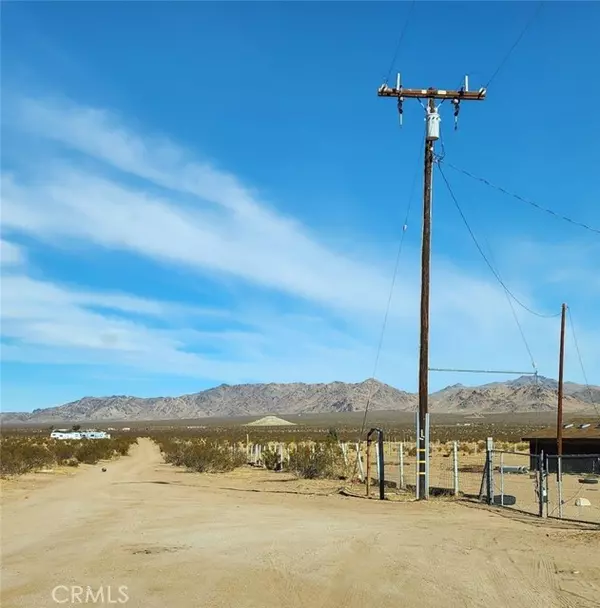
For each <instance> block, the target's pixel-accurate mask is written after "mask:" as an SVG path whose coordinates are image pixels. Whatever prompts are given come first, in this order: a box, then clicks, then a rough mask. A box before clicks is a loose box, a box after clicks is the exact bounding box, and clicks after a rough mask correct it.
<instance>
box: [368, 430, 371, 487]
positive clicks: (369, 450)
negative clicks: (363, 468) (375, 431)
mask: <svg viewBox="0 0 600 608" xmlns="http://www.w3.org/2000/svg"><path fill="white" fill-rule="evenodd" d="M370 495H371V440H370V439H367V496H370Z"/></svg>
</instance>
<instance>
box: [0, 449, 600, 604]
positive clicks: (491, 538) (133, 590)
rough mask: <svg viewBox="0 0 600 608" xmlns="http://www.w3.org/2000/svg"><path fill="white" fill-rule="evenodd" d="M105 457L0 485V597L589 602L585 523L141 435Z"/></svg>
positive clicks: (591, 536) (28, 600)
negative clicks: (400, 498)
mask: <svg viewBox="0 0 600 608" xmlns="http://www.w3.org/2000/svg"><path fill="white" fill-rule="evenodd" d="M105 466H107V469H108V470H107V472H106V473H102V472H101V466H100V465H99V466H95V467H88V468H87V469H86V470H81V471H77V472H76V473H75V474H73V475H71V476H68V477H62V478H58V476H57V477H55V478H53V479H52V480H51V481H49V482H45V483H41V484H38V483H32V482H27V481H25V480H24V481H22V482H14V483H12V485H10V486H9V487H8V489H5V492H4V493H3V497H2V605H3V606H4V607H5V608H12V607H26V608H43V607H46V606H56V605H62V606H70V605H78V604H79V602H82V603H83V602H85V601H86V600H87V603H92V602H93V601H94V600H95V603H102V602H103V603H104V604H108V603H111V604H113V605H119V604H120V603H124V604H126V605H127V606H128V607H132V608H133V607H140V608H142V607H143V608H153V607H156V608H167V607H168V608H175V607H177V608H180V607H181V608H183V607H188V606H189V607H190V608H192V607H193V608H199V607H210V608H213V607H215V608H218V607H232V608H233V607H235V608H246V607H248V608H250V607H256V608H270V607H290V608H292V607H293V608H296V607H306V608H318V607H329V606H340V607H341V606H343V607H347V608H352V607H358V606H361V607H362V606H367V605H370V606H377V607H385V606H394V607H396V606H403V607H407V608H410V607H412V606H418V607H419V608H426V607H434V606H435V607H438V606H444V607H445V608H449V607H455V606H456V607H457V608H458V607H461V608H464V607H475V606H486V607H488V606H497V607H500V608H505V607H506V608H508V607H509V606H519V607H527V608H536V607H539V608H552V607H555V606H556V607H559V606H564V607H567V606H569V607H577V608H587V607H590V608H591V607H592V606H595V607H597V606H599V605H600V536H599V535H598V533H592V532H582V531H573V530H560V529H557V528H553V527H547V526H539V525H535V524H531V523H524V522H522V521H516V520H514V519H510V518H507V517H503V516H500V515H497V514H494V513H490V512H488V511H486V510H483V509H478V508H469V507H465V506H461V505H458V504H452V503H447V502H437V501H431V502H430V503H428V504H423V503H418V504H417V503H407V504H397V503H387V502H386V503H380V502H378V501H366V500H359V499H354V498H344V497H341V496H338V495H331V496H315V495H298V494H295V493H293V492H294V491H297V489H298V484H296V483H295V482H286V481H282V480H281V479H282V478H281V477H277V474H266V473H259V472H255V471H246V472H241V473H233V474H229V475H219V476H206V475H197V474H190V473H185V472H182V471H180V470H177V469H174V468H172V467H169V466H167V465H165V464H163V463H162V461H161V457H160V454H159V452H158V449H157V447H156V446H155V445H154V444H153V443H151V442H150V441H149V440H146V439H142V440H140V441H139V444H138V445H136V446H134V448H133V449H132V451H131V455H130V456H128V457H125V458H122V459H121V460H119V461H116V462H111V463H109V464H108V465H105ZM305 485H306V484H305ZM314 487H316V488H324V487H325V486H324V485H323V484H316V485H315V486H314ZM257 490H259V491H257ZM88 586H89V587H90V588H91V589H92V592H93V593H95V594H96V595H89V594H88V595H87V596H86V594H85V592H84V593H83V595H78V588H80V587H81V588H83V589H85V588H86V587H88ZM71 587H74V588H75V595H74V596H73V595H71V594H72V593H73V590H72V589H71ZM109 587H110V591H109V590H108V588H109ZM119 587H121V590H120V591H119ZM101 588H102V590H103V594H102V596H100V595H99V590H100V589H101ZM53 590H54V597H53ZM73 600H74V602H73ZM99 600H102V601H99ZM125 600H127V601H125Z"/></svg>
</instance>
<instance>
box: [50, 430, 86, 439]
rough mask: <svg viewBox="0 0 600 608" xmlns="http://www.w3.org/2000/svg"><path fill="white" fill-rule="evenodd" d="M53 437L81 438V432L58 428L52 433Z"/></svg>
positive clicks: (51, 436)
mask: <svg viewBox="0 0 600 608" xmlns="http://www.w3.org/2000/svg"><path fill="white" fill-rule="evenodd" d="M50 438H51V439H81V433H79V432H76V431H67V430H62V429H61V430H58V431H52V432H51V433H50Z"/></svg>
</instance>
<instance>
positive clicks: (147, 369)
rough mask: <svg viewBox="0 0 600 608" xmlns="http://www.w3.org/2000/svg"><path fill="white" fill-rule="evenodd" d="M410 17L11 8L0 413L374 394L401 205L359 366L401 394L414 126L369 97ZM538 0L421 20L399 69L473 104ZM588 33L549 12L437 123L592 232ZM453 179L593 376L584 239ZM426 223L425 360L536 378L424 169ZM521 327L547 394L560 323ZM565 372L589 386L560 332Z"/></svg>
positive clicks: (414, 305)
mask: <svg viewBox="0 0 600 608" xmlns="http://www.w3.org/2000/svg"><path fill="white" fill-rule="evenodd" d="M409 6H410V5H409V4H408V3H391V2H384V3H374V2H371V3H359V2H353V3H343V2H335V3H316V2H315V3H312V2H305V3H283V2H281V3H249V2H244V3H231V2H228V3H143V2H136V3H88V2H82V3H9V4H5V5H4V6H3V20H2V21H3V24H2V40H3V43H2V84H3V87H2V144H3V145H2V402H3V403H2V407H3V409H4V410H28V409H33V408H36V407H45V406H50V405H56V404H59V403H62V402H65V401H69V400H73V399H77V398H79V397H81V396H83V395H90V394H93V395H108V394H136V395H141V396H150V395H159V394H160V395H166V394H169V395H175V394H180V393H184V392H193V391H197V390H201V389H203V388H207V387H209V386H212V385H215V384H220V383H222V382H226V383H230V384H232V383H237V382H270V381H272V382H285V381H306V382H327V381H333V380H345V381H361V380H363V379H365V378H367V377H369V376H370V375H371V374H372V372H373V364H374V359H375V351H376V347H377V343H378V336H379V332H380V328H381V323H382V319H383V315H384V311H385V306H386V302H387V298H388V292H389V286H390V281H391V276H392V270H393V266H394V259H395V253H396V250H397V247H398V241H399V239H400V235H401V233H402V224H403V221H404V214H405V213H406V208H407V203H408V200H409V198H410V196H411V192H413V199H414V200H413V205H412V211H411V215H410V218H409V221H408V225H407V230H406V239H405V244H404V249H403V253H402V258H401V262H400V267H399V274H398V279H397V283H396V288H395V290H394V294H393V300H392V306H391V311H390V316H389V324H388V329H387V331H386V334H385V340H384V344H383V350H382V353H381V358H380V362H379V365H378V368H377V374H376V375H377V377H378V378H380V379H381V380H383V381H385V382H388V383H390V384H393V385H394V386H398V387H400V388H404V389H406V390H415V388H416V381H417V347H418V335H417V325H418V305H419V299H418V293H419V266H418V265H419V246H420V216H419V211H420V197H421V189H422V185H421V179H422V178H421V174H420V171H421V164H422V160H421V145H422V143H421V140H422V136H423V113H422V110H421V108H420V106H419V105H418V104H417V103H414V102H413V103H408V102H407V103H406V105H405V113H404V127H403V129H402V130H400V129H399V127H398V120H397V114H396V109H395V104H394V102H393V101H392V100H387V99H379V98H377V96H376V90H377V87H378V86H379V85H380V84H381V82H382V80H383V78H384V77H385V75H386V74H387V72H388V69H389V66H390V62H391V59H392V56H393V53H394V48H395V45H396V41H397V39H398V34H399V32H400V30H401V27H402V24H403V22H404V20H405V17H406V15H407V12H408V10H409ZM536 6H537V5H536V4H534V3H525V2H512V3H507V2H506V3H486V2H477V3H476V2H466V3H451V2H441V3H432V2H417V3H416V5H415V7H414V10H413V14H412V18H411V21H410V23H409V26H408V29H407V32H406V36H405V38H404V40H403V43H402V45H401V47H400V51H399V53H398V57H397V60H396V65H395V68H396V69H399V70H401V71H402V74H403V82H404V84H405V85H406V86H415V87H426V86H430V85H433V86H440V87H445V88H450V87H453V86H456V85H458V84H459V83H460V81H461V79H462V78H463V75H464V74H465V73H468V74H469V75H470V82H471V86H472V87H475V86H482V85H483V84H485V83H486V82H487V80H488V79H489V77H490V76H491V74H492V73H493V71H494V70H495V69H496V67H497V66H498V65H499V64H500V62H501V61H502V58H503V57H504V56H505V54H506V52H507V50H508V49H509V47H510V46H511V44H512V43H513V42H514V40H515V39H516V37H517V35H518V34H519V32H520V31H521V29H522V28H523V26H524V24H525V23H526V22H527V20H528V19H529V18H530V16H531V15H532V13H533V12H534V11H535V10H536ZM599 22H600V5H598V4H597V3H591V2H590V3H577V4H575V3H568V2H564V3H563V2H549V3H546V4H545V5H544V6H543V8H542V9H541V11H540V13H539V15H538V17H537V18H536V20H535V21H534V22H533V24H532V25H531V27H530V28H529V30H528V32H527V34H526V36H525V37H524V38H523V40H522V41H521V43H520V44H519V46H518V47H517V48H516V50H515V51H514V53H513V54H512V55H511V56H510V58H509V60H508V61H507V62H506V64H505V65H504V67H503V68H502V70H501V71H500V72H499V73H498V75H497V77H496V78H495V79H494V81H493V82H492V84H491V86H490V88H489V92H488V99H487V100H486V101H485V102H482V103H472V104H464V107H463V108H462V111H461V117H460V118H461V119H460V125H459V130H458V131H454V130H453V127H452V116H451V112H450V111H449V110H450V108H449V107H447V106H443V107H442V110H441V113H442V121H443V122H442V125H443V133H444V146H445V152H446V160H447V161H448V162H450V163H453V164H454V165H457V166H459V167H462V168H464V169H466V170H468V171H471V172H472V173H474V174H477V175H481V176H483V177H486V178H488V179H489V180H491V181H492V182H494V183H497V184H499V185H501V186H503V187H505V188H507V189H508V190H511V191H514V192H517V193H519V194H521V195H522V196H525V197H528V198H530V199H532V200H535V201H537V202H538V203H540V204H542V205H543V206H546V207H550V208H552V209H554V210H556V211H557V212H559V213H562V214H564V215H567V216H570V217H572V218H574V219H576V220H578V221H581V222H584V223H587V224H590V225H592V226H596V227H597V226H599V225H600V211H599V208H600V207H599V205H598V202H599V200H598V199H599V193H600V173H599V172H598V170H597V155H596V154H595V148H596V145H595V140H594V134H597V133H598V132H600V119H599V118H598V113H597V112H596V111H595V109H594V108H595V106H594V104H595V100H597V99H598V98H600V84H599V83H598V81H597V80H594V79H593V78H591V77H590V76H591V74H592V73H593V72H594V70H595V67H596V63H595V60H594V59H593V58H595V57H598V56H600V40H598V38H597V35H596V30H597V26H598V23H599ZM426 39H430V40H432V41H434V42H433V43H432V44H431V45H428V46H426V45H425V44H424V43H425V41H426ZM445 173H446V176H447V178H448V179H449V181H450V183H451V185H452V188H453V190H454V192H455V193H456V195H457V197H458V199H459V201H460V203H461V205H462V207H463V210H464V212H465V214H466V215H467V217H468V219H469V221H470V223H471V225H472V227H473V229H474V231H475V233H476V235H477V236H478V237H479V238H480V239H481V241H482V244H483V245H484V247H485V248H486V251H489V250H491V251H492V252H493V259H494V262H495V263H496V264H497V267H498V269H499V271H500V272H501V274H502V276H503V278H504V279H505V281H506V283H507V285H508V286H509V287H510V289H511V290H512V291H513V292H514V293H515V294H517V295H518V297H519V298H520V299H521V300H522V301H523V302H526V303H527V305H528V306H530V307H532V308H534V309H535V310H538V311H540V312H542V313H546V314H552V313H555V312H559V310H560V304H561V302H563V301H566V302H568V303H569V305H570V307H571V310H572V314H573V319H574V321H575V323H576V329H577V336H578V338H579V345H580V348H581V352H582V356H583V359H584V363H585V367H586V371H587V375H588V379H589V381H590V382H592V383H596V384H598V383H600V348H599V347H598V344H600V313H599V310H600V309H599V307H598V301H599V297H600V237H599V235H598V234H595V233H592V232H586V231H585V230H583V229H580V228H576V227H573V226H571V225H569V224H567V223H565V222H561V221H559V220H557V219H555V218H553V217H551V216H549V215H546V214H543V213H540V212H538V211H536V210H534V209H532V208H531V207H528V206H526V205H524V204H522V203H519V202H518V201H516V200H514V199H511V198H509V197H506V196H505V195H502V194H500V193H498V192H496V191H494V190H492V189H490V188H488V187H486V186H484V185H483V184H480V183H478V182H475V181H472V180H470V179H469V178H467V177H465V176H464V175H461V174H458V173H455V172H454V171H452V170H451V169H450V168H446V170H445ZM415 176H416V178H417V182H416V188H415V189H414V191H413V189H412V184H413V182H414V180H415ZM433 218H434V221H433V230H434V244H433V267H432V281H433V283H432V317H431V330H432V335H431V365H432V366H434V367H459V368H461V367H467V368H473V367H476V368H486V369H517V370H520V369H522V370H525V371H527V370H531V369H532V364H531V361H530V358H529V355H528V353H527V350H526V348H525V346H524V344H523V342H522V340H521V338H520V336H519V332H518V328H517V326H516V324H515V322H514V319H513V317H512V313H511V310H510V307H509V305H508V304H507V301H506V297H505V294H504V292H503V290H502V289H501V288H500V287H499V285H498V284H497V283H496V281H495V279H494V278H493V276H492V275H491V274H490V272H489V270H488V269H487V268H486V266H485V264H484V263H483V261H482V259H481V257H480V256H479V254H478V252H477V251H476V249H475V248H474V246H473V243H472V242H471V241H470V239H469V236H468V233H467V232H466V231H465V228H464V226H463V225H462V223H461V220H460V217H459V216H458V214H457V212H456V209H455V208H454V207H453V204H452V201H451V199H450V198H449V196H448V193H447V191H446V190H445V186H444V185H443V182H442V180H441V177H440V175H439V174H436V175H435V180H434V214H433ZM515 310H516V312H517V315H518V317H519V320H520V322H521V325H522V327H523V332H524V333H525V335H526V337H527V340H528V342H529V344H530V347H531V351H532V353H533V356H534V358H535V363H536V366H537V368H538V369H539V371H540V373H542V374H544V375H548V376H556V368H557V361H556V349H557V338H558V322H557V320H556V319H542V318H538V317H536V316H532V315H530V314H529V313H527V312H525V311H523V310H522V309H520V308H519V307H518V306H515ZM566 370H567V376H568V378H569V379H571V380H574V381H582V380H583V375H582V373H581V369H580V367H579V362H578V359H577V356H576V353H575V349H574V345H573V343H572V338H571V336H569V340H568V342H567V365H566ZM495 379H502V377H496V376H483V377H481V376H468V375H464V374H461V375H458V374H432V376H431V386H432V389H433V390H435V389H439V388H442V387H443V386H445V385H447V384H452V383H455V382H463V383H465V384H475V383H478V382H483V381H488V380H495Z"/></svg>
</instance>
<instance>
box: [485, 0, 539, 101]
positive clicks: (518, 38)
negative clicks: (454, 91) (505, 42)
mask: <svg viewBox="0 0 600 608" xmlns="http://www.w3.org/2000/svg"><path fill="white" fill-rule="evenodd" d="M542 6H544V2H543V0H542V2H540V3H539V4H538V6H537V8H536V10H535V12H534V13H533V15H532V16H531V17H530V18H529V21H527V23H526V24H525V27H524V28H523V29H522V30H521V33H520V34H519V35H518V36H517V39H516V40H515V41H514V42H513V44H512V46H511V47H510V48H509V49H508V52H507V53H506V55H504V57H503V58H502V61H500V64H499V65H498V67H497V68H496V69H495V71H494V72H493V74H492V75H491V76H490V79H489V80H488V81H487V84H486V85H485V87H484V88H486V89H487V88H488V87H489V86H490V84H491V83H492V80H494V78H496V76H497V75H498V72H500V70H501V69H502V68H503V67H504V65H505V64H506V62H507V61H508V60H509V58H510V56H511V55H512V53H513V51H514V50H515V49H516V48H517V46H518V45H519V42H521V40H522V39H523V36H525V34H526V33H527V30H528V29H529V28H530V27H531V24H532V23H533V22H534V21H535V19H536V17H537V16H538V15H539V13H540V11H541V10H542Z"/></svg>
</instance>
